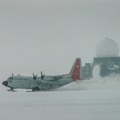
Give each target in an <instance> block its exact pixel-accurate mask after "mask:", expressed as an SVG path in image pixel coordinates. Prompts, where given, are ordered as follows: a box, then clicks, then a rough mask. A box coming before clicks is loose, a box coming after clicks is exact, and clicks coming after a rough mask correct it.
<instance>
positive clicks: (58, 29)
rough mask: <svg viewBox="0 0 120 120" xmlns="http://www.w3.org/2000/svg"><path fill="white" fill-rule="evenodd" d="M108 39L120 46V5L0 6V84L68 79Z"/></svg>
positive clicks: (28, 0) (72, 1)
mask: <svg viewBox="0 0 120 120" xmlns="http://www.w3.org/2000/svg"><path fill="white" fill-rule="evenodd" d="M105 37H109V38H111V39H113V40H115V41H116V42H117V44H118V45H119V46H120V2H119V0H118V1H117V0H0V79H1V81H2V80H3V79H5V78H7V77H8V76H9V75H10V74H11V73H15V74H17V73H21V74H23V75H32V73H33V72H35V73H37V74H39V72H40V71H41V70H42V71H43V72H45V74H60V73H68V72H69V70H70V68H71V66H72V64H73V62H74V60H75V58H76V57H80V58H81V59H82V63H85V62H92V59H93V57H95V50H96V45H97V44H98V43H99V42H100V41H101V40H103V39H104V38H105Z"/></svg>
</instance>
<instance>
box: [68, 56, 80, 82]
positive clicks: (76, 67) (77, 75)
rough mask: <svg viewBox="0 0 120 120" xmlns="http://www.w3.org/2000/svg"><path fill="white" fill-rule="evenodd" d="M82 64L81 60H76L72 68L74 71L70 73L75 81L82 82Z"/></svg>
mask: <svg viewBox="0 0 120 120" xmlns="http://www.w3.org/2000/svg"><path fill="white" fill-rule="evenodd" d="M80 64H81V59H80V58H76V60H75V62H74V64H73V66H72V69H71V71H70V75H71V78H72V79H73V80H74V81H76V80H80Z"/></svg>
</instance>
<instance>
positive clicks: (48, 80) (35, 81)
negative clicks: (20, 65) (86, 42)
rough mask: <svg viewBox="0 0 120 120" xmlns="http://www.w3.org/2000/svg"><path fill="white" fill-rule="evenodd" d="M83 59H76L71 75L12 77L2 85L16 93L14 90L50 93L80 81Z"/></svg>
mask: <svg viewBox="0 0 120 120" xmlns="http://www.w3.org/2000/svg"><path fill="white" fill-rule="evenodd" d="M80 65H81V59H80V58H76V60H75V62H74V64H73V66H72V68H71V70H70V72H69V74H64V75H55V76H46V75H43V73H42V72H41V76H40V77H38V76H37V75H35V74H33V76H31V77H28V76H21V75H17V76H14V75H13V74H12V76H10V77H9V78H8V79H7V80H6V81H3V82H2V84H3V85H4V86H6V87H9V88H10V89H9V90H8V91H14V89H31V90H32V91H50V90H54V89H57V88H59V87H61V86H64V85H66V84H68V83H70V82H73V81H76V80H80Z"/></svg>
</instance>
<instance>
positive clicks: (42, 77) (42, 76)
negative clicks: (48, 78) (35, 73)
mask: <svg viewBox="0 0 120 120" xmlns="http://www.w3.org/2000/svg"><path fill="white" fill-rule="evenodd" d="M40 73H41V79H42V80H43V79H44V77H45V75H43V73H42V72H40Z"/></svg>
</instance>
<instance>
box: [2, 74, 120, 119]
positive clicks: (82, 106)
mask: <svg viewBox="0 0 120 120" xmlns="http://www.w3.org/2000/svg"><path fill="white" fill-rule="evenodd" d="M0 120H120V76H111V77H106V78H99V79H94V80H84V81H83V80H81V81H77V82H74V83H71V84H69V85H66V86H64V87H62V88H60V89H58V90H56V91H50V92H26V91H24V90H18V92H8V91H6V88H5V87H4V86H2V85H1V92H0Z"/></svg>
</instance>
